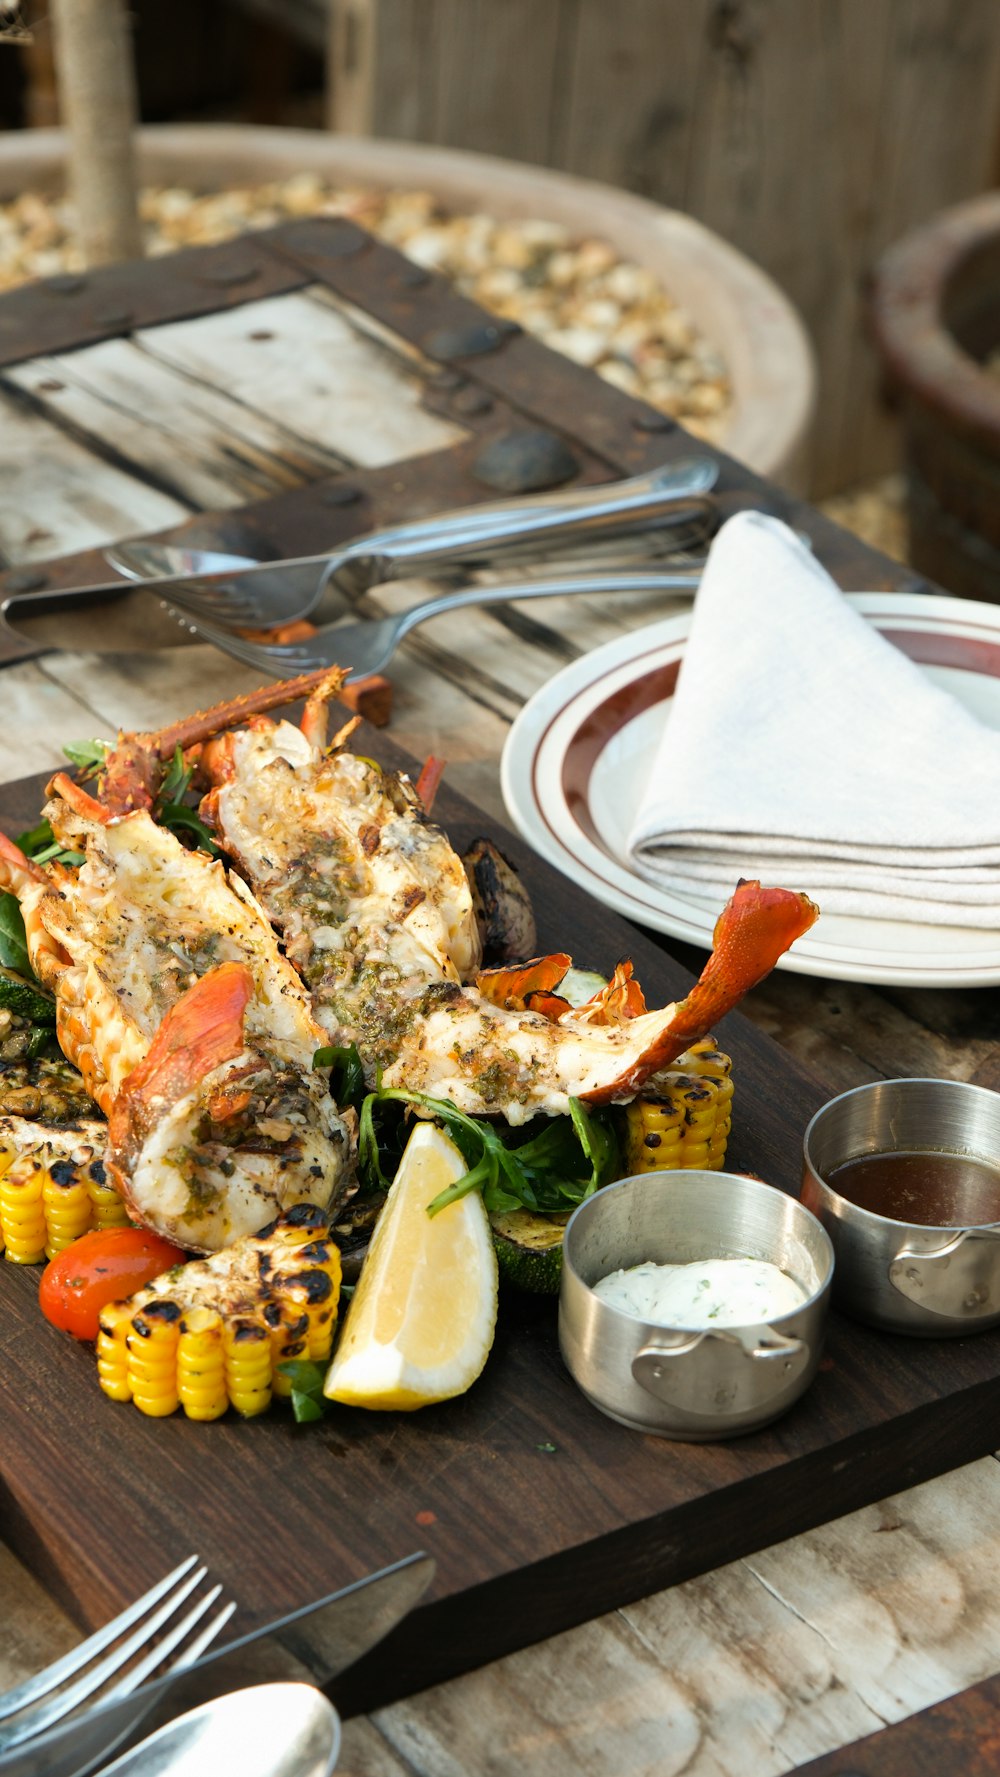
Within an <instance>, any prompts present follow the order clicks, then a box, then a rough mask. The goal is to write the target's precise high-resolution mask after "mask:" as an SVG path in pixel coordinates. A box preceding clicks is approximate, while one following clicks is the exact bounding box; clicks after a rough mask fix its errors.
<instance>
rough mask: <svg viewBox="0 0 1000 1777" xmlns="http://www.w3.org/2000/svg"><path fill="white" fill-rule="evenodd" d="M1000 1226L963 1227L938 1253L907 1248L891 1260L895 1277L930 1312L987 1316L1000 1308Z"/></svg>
mask: <svg viewBox="0 0 1000 1777" xmlns="http://www.w3.org/2000/svg"><path fill="white" fill-rule="evenodd" d="M998 1244H1000V1226H998V1225H992V1226H988V1227H987V1226H984V1227H981V1228H962V1229H960V1230H959V1232H958V1233H957V1234H953V1235H952V1238H951V1239H950V1240H949V1241H947V1242H946V1244H945V1245H944V1246H939V1247H936V1248H935V1249H934V1251H933V1252H918V1251H915V1250H914V1249H912V1248H911V1247H902V1248H901V1249H900V1251H899V1252H898V1253H897V1254H896V1256H895V1258H894V1259H891V1260H890V1262H889V1282H890V1283H891V1284H892V1287H893V1289H894V1290H898V1291H899V1294H900V1295H901V1296H905V1297H906V1299H907V1301H909V1302H917V1303H919V1305H920V1307H921V1308H926V1309H927V1311H928V1313H929V1314H945V1315H948V1316H950V1317H951V1318H954V1317H955V1316H956V1315H962V1316H967V1317H968V1319H969V1320H981V1319H982V1317H983V1316H984V1315H987V1314H989V1315H995V1314H996V1311H997V1289H996V1285H997V1282H998V1277H997V1251H996V1249H997V1246H998Z"/></svg>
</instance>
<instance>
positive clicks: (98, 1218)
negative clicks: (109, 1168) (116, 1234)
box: [84, 1160, 128, 1228]
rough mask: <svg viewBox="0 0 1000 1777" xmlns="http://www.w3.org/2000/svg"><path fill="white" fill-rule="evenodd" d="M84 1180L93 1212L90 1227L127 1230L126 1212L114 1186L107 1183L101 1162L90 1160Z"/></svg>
mask: <svg viewBox="0 0 1000 1777" xmlns="http://www.w3.org/2000/svg"><path fill="white" fill-rule="evenodd" d="M84 1179H85V1181H86V1186H87V1194H88V1196H89V1198H90V1203H91V1209H92V1212H93V1222H92V1226H93V1227H95V1228H127V1227H128V1211H127V1209H126V1208H125V1203H124V1200H123V1199H122V1197H121V1196H120V1194H119V1192H117V1191H116V1190H115V1187H114V1185H112V1184H109V1183H108V1175H107V1172H106V1170H105V1167H104V1162H103V1160H91V1162H90V1165H89V1166H87V1167H85V1168H84Z"/></svg>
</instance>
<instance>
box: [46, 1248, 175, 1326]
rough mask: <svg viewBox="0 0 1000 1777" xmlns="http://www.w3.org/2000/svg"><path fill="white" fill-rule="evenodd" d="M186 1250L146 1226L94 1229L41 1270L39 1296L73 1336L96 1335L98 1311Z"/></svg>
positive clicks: (52, 1318) (55, 1323) (53, 1318)
mask: <svg viewBox="0 0 1000 1777" xmlns="http://www.w3.org/2000/svg"><path fill="white" fill-rule="evenodd" d="M186 1258H187V1254H186V1253H185V1252H182V1251H181V1248H180V1247H179V1246H174V1244H173V1242H172V1241H169V1240H164V1239H163V1238H162V1236H161V1235H159V1234H150V1233H149V1231H148V1229H146V1228H95V1229H94V1230H93V1232H92V1233H90V1234H84V1235H83V1236H82V1237H81V1239H79V1240H75V1241H74V1242H73V1245H72V1246H68V1247H67V1248H66V1250H65V1252H61V1253H59V1254H58V1256H57V1257H56V1258H54V1259H53V1260H52V1262H51V1264H49V1265H46V1267H45V1270H44V1271H43V1273H42V1284H41V1288H40V1290H39V1292H38V1301H39V1305H40V1307H41V1310H42V1313H43V1314H44V1316H45V1318H46V1320H50V1321H51V1322H52V1325H53V1326H54V1327H61V1328H62V1330H63V1332H64V1333H72V1334H73V1337H74V1338H75V1339H96V1338H97V1332H98V1325H97V1321H98V1315H99V1314H100V1312H101V1309H102V1308H104V1307H105V1306H106V1304H107V1303H108V1302H121V1301H123V1300H124V1298H125V1297H126V1296H131V1295H132V1294H133V1292H134V1291H135V1290H138V1289H141V1288H142V1286H143V1284H145V1283H151V1282H152V1280H153V1278H154V1277H159V1275H160V1272H161V1271H169V1270H170V1267H171V1266H172V1265H181V1264H183V1263H184V1260H185V1259H186Z"/></svg>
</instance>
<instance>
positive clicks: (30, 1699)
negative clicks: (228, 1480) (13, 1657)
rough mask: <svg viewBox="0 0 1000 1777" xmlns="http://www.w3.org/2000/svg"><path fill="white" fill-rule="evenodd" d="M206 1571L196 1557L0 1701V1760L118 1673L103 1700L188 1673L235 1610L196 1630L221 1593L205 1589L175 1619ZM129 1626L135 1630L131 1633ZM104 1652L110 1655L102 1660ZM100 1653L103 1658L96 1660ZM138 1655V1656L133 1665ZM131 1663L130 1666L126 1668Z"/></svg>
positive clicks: (229, 1609)
mask: <svg viewBox="0 0 1000 1777" xmlns="http://www.w3.org/2000/svg"><path fill="white" fill-rule="evenodd" d="M207 1571H208V1570H207V1568H204V1567H199V1566H198V1564H197V1557H196V1556H195V1555H190V1556H189V1557H188V1559H187V1560H186V1561H182V1562H181V1564H180V1566H179V1567H175V1568H174V1571H173V1573H168V1574H167V1576H166V1578H165V1579H163V1580H160V1581H158V1583H157V1584H156V1585H155V1586H151V1587H150V1589H149V1591H148V1592H144V1593H143V1596H142V1597H141V1598H138V1599H136V1601H135V1603H134V1604H132V1605H129V1607H128V1608H127V1609H126V1610H123V1611H122V1612H121V1614H120V1615H119V1616H117V1617H115V1618H114V1620H113V1621H112V1622H110V1623H106V1624H105V1625H104V1628H103V1629H99V1630H98V1631H97V1633H96V1634H95V1635H91V1636H89V1637H88V1639H87V1640H86V1641H83V1642H81V1643H80V1645H79V1647H76V1648H74V1649H73V1650H72V1652H71V1653H68V1654H65V1655H64V1656H63V1658H62V1659H60V1660H56V1661H54V1662H53V1664H52V1665H51V1666H47V1667H46V1668H45V1670H44V1672H38V1673H36V1674H35V1675H34V1677H32V1678H29V1679H26V1680H25V1681H24V1683H23V1684H19V1685H16V1686H15V1687H14V1689H13V1690H10V1691H7V1692H6V1694H5V1695H4V1696H3V1697H0V1754H4V1753H7V1752H8V1751H10V1750H11V1749H12V1748H14V1747H16V1746H20V1745H21V1744H22V1743H23V1742H24V1741H25V1740H30V1739H33V1738H35V1737H36V1736H37V1735H39V1734H42V1733H44V1732H45V1730H46V1728H50V1727H52V1726H54V1724H55V1723H56V1722H58V1721H61V1720H62V1718H63V1717H64V1716H66V1715H69V1714H71V1713H72V1711H73V1710H75V1709H78V1708H79V1706H80V1704H81V1703H84V1702H86V1700H87V1698H88V1697H92V1696H93V1695H94V1693H95V1692H96V1691H99V1690H101V1689H102V1688H103V1686H104V1685H106V1684H107V1683H108V1681H109V1680H110V1679H111V1678H113V1677H114V1675H115V1674H116V1673H118V1672H121V1673H122V1676H121V1677H120V1678H119V1680H118V1683H117V1684H116V1685H115V1686H114V1688H113V1689H112V1690H111V1691H109V1692H107V1693H106V1696H105V1699H104V1700H105V1701H106V1702H109V1703H110V1702H115V1701H118V1700H119V1699H121V1698H125V1697H130V1696H131V1695H132V1693H133V1692H134V1691H136V1690H138V1688H139V1686H140V1685H141V1684H143V1683H144V1681H145V1680H146V1679H147V1678H149V1677H150V1676H151V1674H152V1673H154V1672H155V1671H156V1670H157V1668H158V1667H160V1666H168V1667H169V1669H170V1671H171V1674H172V1675H174V1676H176V1675H177V1674H178V1673H181V1672H184V1671H186V1670H187V1668H188V1667H189V1666H193V1665H194V1663H195V1661H196V1660H197V1659H198V1658H199V1656H200V1655H201V1654H203V1653H204V1652H205V1650H206V1648H208V1647H209V1646H210V1645H211V1643H212V1642H213V1641H214V1640H215V1638H216V1636H217V1635H219V1634H220V1633H221V1631H222V1630H223V1629H224V1628H225V1626H226V1624H227V1623H228V1621H229V1619H230V1617H231V1616H232V1614H233V1612H234V1610H235V1609H236V1606H235V1604H226V1605H224V1606H223V1608H222V1609H221V1610H219V1611H217V1612H216V1614H215V1616H213V1617H212V1618H211V1620H210V1621H209V1622H208V1623H205V1624H203V1626H202V1627H201V1629H198V1624H199V1623H201V1622H202V1619H203V1618H204V1617H205V1615H206V1613H207V1612H208V1611H209V1610H211V1608H212V1606H213V1605H214V1604H215V1602H216V1601H217V1599H218V1597H219V1595H220V1593H221V1591H222V1587H221V1586H212V1587H211V1588H210V1589H209V1591H208V1592H206V1593H204V1594H203V1595H202V1596H201V1597H200V1598H196V1599H195V1601H194V1602H193V1603H192V1605H191V1607H190V1609H188V1610H187V1611H186V1612H185V1614H184V1615H183V1616H182V1617H180V1618H179V1619H177V1612H178V1611H179V1609H180V1607H181V1605H182V1604H184V1603H185V1602H186V1601H187V1599H188V1598H190V1597H191V1596H192V1594H194V1593H195V1592H197V1589H198V1587H199V1586H200V1585H201V1582H202V1580H203V1579H205V1577H206V1574H207ZM143 1619H145V1620H143ZM171 1619H174V1620H173V1621H172V1620H171ZM133 1624H137V1625H138V1627H136V1628H133ZM129 1630H131V1633H128V1631H129ZM196 1630H197V1633H195V1631H196ZM161 1631H162V1634H161ZM105 1648H108V1649H110V1652H108V1653H105V1652H104V1650H105ZM143 1650H145V1651H143ZM102 1654H103V1656H104V1657H103V1658H99V1656H100V1655H102ZM139 1655H141V1656H142V1657H141V1658H137V1656H139ZM132 1661H134V1664H130V1662H132ZM77 1674H79V1676H77ZM2 1769H3V1759H2V1757H0V1770H2Z"/></svg>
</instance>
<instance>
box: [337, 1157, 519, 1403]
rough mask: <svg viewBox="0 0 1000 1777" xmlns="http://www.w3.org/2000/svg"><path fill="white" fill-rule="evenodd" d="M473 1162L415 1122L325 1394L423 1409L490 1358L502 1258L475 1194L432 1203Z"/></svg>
mask: <svg viewBox="0 0 1000 1777" xmlns="http://www.w3.org/2000/svg"><path fill="white" fill-rule="evenodd" d="M467 1171H468V1167H467V1166H466V1164H465V1161H464V1160H463V1158H462V1156H461V1154H460V1153H459V1151H458V1149H457V1148H456V1146H455V1144H454V1142H453V1141H450V1140H449V1138H448V1136H447V1135H445V1134H444V1131H443V1130H441V1129H439V1128H438V1126H437V1124H436V1123H417V1124H416V1126H415V1127H414V1130H413V1134H412V1135H411V1136H410V1139H409V1141H408V1142H407V1144H406V1148H405V1150H404V1153H403V1158H402V1160H401V1161H400V1163H399V1171H398V1172H397V1174H396V1177H395V1179H394V1180H393V1183H392V1186H391V1188H390V1191H389V1195H388V1197H387V1198H386V1201H385V1206H384V1208H383V1210H382V1213H381V1215H380V1216H379V1219H378V1222H377V1224H376V1227H375V1233H374V1234H373V1236H372V1240H371V1245H370V1246H369V1248H368V1257H367V1258H366V1260H365V1263H364V1267H363V1269H362V1272H361V1277H360V1279H359V1282H358V1286H357V1289H356V1290H355V1292H354V1296H353V1299H352V1301H351V1305H350V1307H349V1309H348V1311H347V1317H346V1319H345V1321H344V1330H343V1332H342V1333H341V1336H340V1343H339V1344H338V1346H337V1350H336V1352H335V1354H334V1358H333V1362H332V1364H331V1365H330V1369H329V1371H328V1373H327V1378H326V1382H325V1383H324V1386H323V1392H324V1394H325V1395H327V1396H328V1398H329V1399H330V1400H331V1401H340V1402H342V1403H343V1404H344V1405H345V1406H350V1407H374V1408H381V1409H389V1408H396V1409H399V1408H402V1409H404V1410H405V1409H410V1408H413V1407H426V1406H428V1405H430V1403H431V1402H433V1401H447V1400H450V1399H451V1398H452V1396H454V1395H457V1394H464V1393H465V1390H466V1389H467V1388H469V1387H470V1386H471V1384H472V1383H473V1382H475V1380H476V1377H477V1376H478V1375H479V1374H480V1372H481V1371H482V1368H483V1365H484V1364H485V1362H486V1359H487V1357H488V1356H489V1350H490V1346H491V1345H492V1343H493V1332H494V1328H495V1326H496V1318H497V1261H496V1254H495V1253H494V1250H493V1240H492V1236H491V1234H490V1225H489V1219H488V1217H487V1214H486V1211H485V1209H484V1207H483V1200H482V1198H481V1197H480V1195H479V1192H478V1191H470V1192H469V1195H468V1196H467V1197H460V1198H459V1199H458V1202H457V1203H449V1205H448V1207H447V1208H446V1209H442V1210H440V1211H439V1212H438V1214H437V1215H436V1216H429V1215H428V1214H427V1205H428V1203H430V1202H431V1200H432V1198H434V1197H436V1196H437V1194H438V1192H439V1191H444V1190H446V1189H447V1187H448V1186H449V1185H453V1184H454V1183H455V1182H456V1180H458V1179H460V1178H461V1177H462V1176H463V1174H464V1173H465V1172H467Z"/></svg>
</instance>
